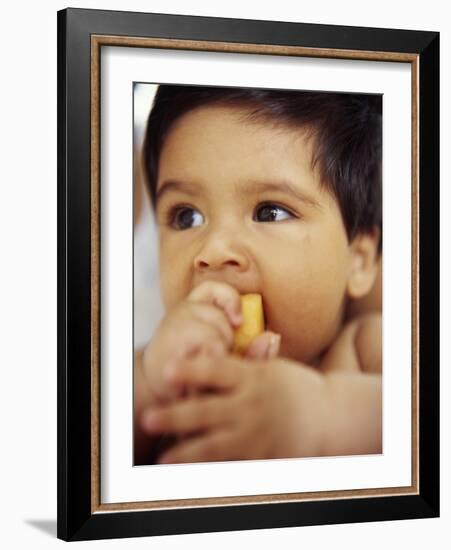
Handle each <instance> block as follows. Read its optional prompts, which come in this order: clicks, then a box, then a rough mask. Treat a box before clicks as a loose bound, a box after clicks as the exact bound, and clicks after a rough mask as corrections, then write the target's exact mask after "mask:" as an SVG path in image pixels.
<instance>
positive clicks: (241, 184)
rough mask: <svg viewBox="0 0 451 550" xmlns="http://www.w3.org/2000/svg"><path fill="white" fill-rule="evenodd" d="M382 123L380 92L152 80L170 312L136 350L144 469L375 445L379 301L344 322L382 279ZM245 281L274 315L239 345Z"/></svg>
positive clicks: (156, 200) (151, 177) (153, 168)
mask: <svg viewBox="0 0 451 550" xmlns="http://www.w3.org/2000/svg"><path fill="white" fill-rule="evenodd" d="M381 136H382V131H381V98H380V97H379V96H369V95H358V94H336V93H324V92H321V93H310V92H297V91H279V90H255V89H237V88H214V87H195V86H193V87H190V86H160V87H159V90H158V92H157V95H156V98H155V101H154V105H153V108H152V111H151V114H150V116H149V120H148V125H147V132H146V140H145V144H144V163H145V169H146V174H147V183H148V186H149V192H150V196H151V199H152V204H153V208H154V211H155V218H156V223H157V227H158V233H159V248H160V278H161V292H162V299H163V302H164V305H165V309H166V315H165V317H164V319H163V320H162V322H161V323H160V325H159V327H158V329H157V331H156V332H155V334H154V335H153V337H152V339H151V341H150V342H149V343H148V345H147V346H146V347H145V349H144V350H143V352H142V353H139V354H137V356H136V358H135V372H134V392H135V402H134V419H135V420H134V440H135V441H134V450H135V464H146V463H152V462H158V463H180V462H205V461H212V460H214V461H224V460H242V459H271V458H286V457H305V456H326V455H346V454H370V453H380V452H381V451H382V385H381V382H382V380H381V378H382V361H381V357H382V345H381V319H380V314H375V313H373V314H367V315H360V316H357V317H353V318H351V319H347V317H346V312H347V310H348V308H349V304H350V303H352V302H354V301H357V300H359V299H362V298H364V297H365V296H367V295H368V293H369V292H370V291H371V289H372V287H373V285H374V282H375V279H376V276H377V267H378V262H379V256H380V250H381ZM246 293H258V294H260V295H261V296H262V300H263V307H264V317H265V321H266V327H265V331H264V332H263V333H262V334H261V335H259V336H258V337H256V338H255V339H254V340H253V341H252V342H251V344H250V346H249V348H248V349H247V351H246V353H245V355H244V356H238V355H236V354H234V353H233V340H234V331H235V330H236V329H237V327H238V326H239V325H240V323H241V321H242V319H241V313H240V311H241V309H240V308H241V306H240V295H242V294H246ZM165 434H171V436H172V440H171V441H172V444H171V445H166V446H165V448H164V451H163V452H160V451H161V447H159V443H160V442H161V439H162V436H164V435H165Z"/></svg>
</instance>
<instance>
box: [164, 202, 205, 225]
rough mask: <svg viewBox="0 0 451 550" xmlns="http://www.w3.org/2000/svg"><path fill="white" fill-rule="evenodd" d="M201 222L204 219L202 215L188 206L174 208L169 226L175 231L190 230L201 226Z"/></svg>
mask: <svg viewBox="0 0 451 550" xmlns="http://www.w3.org/2000/svg"><path fill="white" fill-rule="evenodd" d="M203 221H204V217H203V216H202V214H201V213H200V212H199V211H198V210H195V209H194V208H190V207H188V206H184V207H182V208H176V209H175V210H174V212H173V213H172V214H171V225H172V226H173V227H174V228H175V229H190V228H191V227H196V226H199V225H201V224H202V223H203Z"/></svg>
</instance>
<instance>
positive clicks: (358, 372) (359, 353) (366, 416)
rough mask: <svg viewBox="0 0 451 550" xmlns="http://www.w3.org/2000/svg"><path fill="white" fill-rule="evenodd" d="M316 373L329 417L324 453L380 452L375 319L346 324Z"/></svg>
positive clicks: (378, 333)
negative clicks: (323, 386)
mask: <svg viewBox="0 0 451 550" xmlns="http://www.w3.org/2000/svg"><path fill="white" fill-rule="evenodd" d="M320 368H321V370H322V372H324V374H325V381H326V388H327V394H328V400H329V411H330V415H329V423H328V429H327V434H328V435H327V437H326V438H325V447H324V453H325V454H327V455H334V454H357V453H360V454H361V453H362V452H365V453H380V452H382V376H381V373H382V323H381V315H380V314H369V315H365V316H362V317H361V318H359V319H356V320H354V321H352V322H351V323H349V324H348V325H347V326H346V327H345V328H344V329H343V331H342V333H341V334H340V336H339V337H338V338H337V340H336V342H335V343H334V345H333V346H332V347H331V348H330V350H329V351H328V352H327V354H326V355H325V357H324V358H323V361H322V363H321V367H320Z"/></svg>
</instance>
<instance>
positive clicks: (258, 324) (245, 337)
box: [233, 294, 265, 355]
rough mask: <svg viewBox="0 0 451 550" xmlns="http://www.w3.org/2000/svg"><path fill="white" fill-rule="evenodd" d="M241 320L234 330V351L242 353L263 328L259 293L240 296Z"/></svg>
mask: <svg viewBox="0 0 451 550" xmlns="http://www.w3.org/2000/svg"><path fill="white" fill-rule="evenodd" d="M241 313H242V316H243V322H242V323H241V325H240V326H239V327H238V328H237V329H236V330H235V340H234V347H233V351H234V353H238V354H241V355H242V354H244V353H245V352H246V350H247V348H248V346H249V344H250V343H251V342H252V340H253V339H254V338H255V337H256V336H258V335H259V334H261V333H262V332H263V331H264V330H265V319H264V315H263V303H262V297H261V295H260V294H243V295H242V296H241Z"/></svg>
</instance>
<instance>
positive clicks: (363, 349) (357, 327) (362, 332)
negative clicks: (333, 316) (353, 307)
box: [320, 313, 382, 372]
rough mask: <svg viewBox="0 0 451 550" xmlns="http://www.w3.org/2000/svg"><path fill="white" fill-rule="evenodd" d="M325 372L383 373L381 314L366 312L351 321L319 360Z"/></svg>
mask: <svg viewBox="0 0 451 550" xmlns="http://www.w3.org/2000/svg"><path fill="white" fill-rule="evenodd" d="M320 369H321V370H322V371H324V372H330V371H348V372H356V371H357V372H381V370H382V317H381V314H380V313H367V314H364V315H360V316H358V317H355V318H354V319H352V320H350V321H348V322H347V323H346V324H345V325H344V326H343V327H342V329H341V331H340V333H339V334H338V336H337V338H336V339H335V341H334V342H333V343H332V345H331V346H330V348H329V349H328V350H327V352H326V353H325V354H324V357H323V358H322V360H321V363H320Z"/></svg>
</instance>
